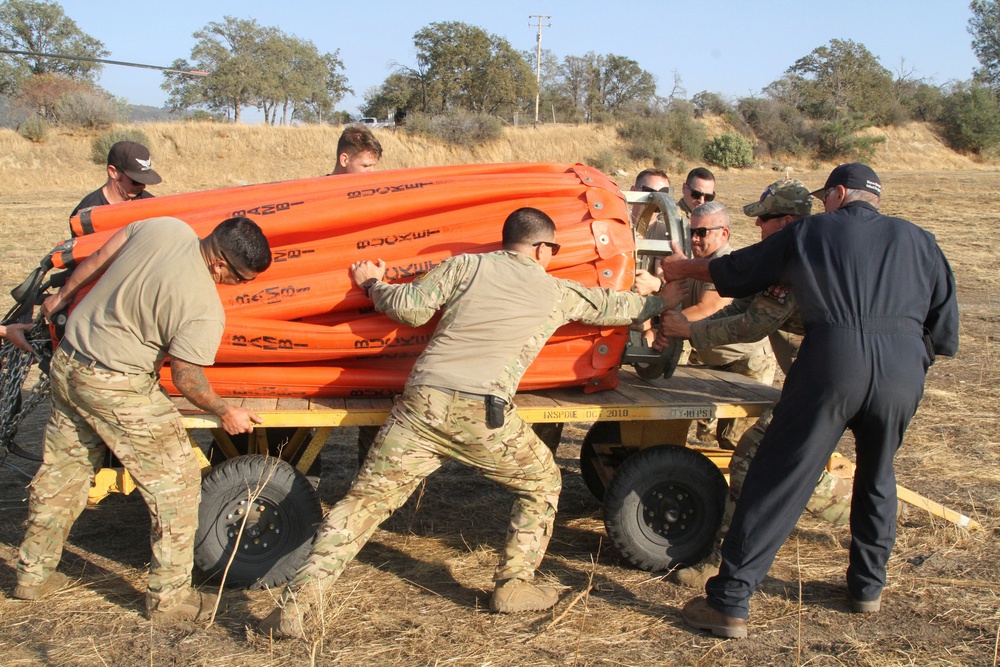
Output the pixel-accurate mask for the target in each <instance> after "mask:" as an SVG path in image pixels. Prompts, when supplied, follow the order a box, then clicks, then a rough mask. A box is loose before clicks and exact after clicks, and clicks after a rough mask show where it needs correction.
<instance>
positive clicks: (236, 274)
mask: <svg viewBox="0 0 1000 667" xmlns="http://www.w3.org/2000/svg"><path fill="white" fill-rule="evenodd" d="M219 255H221V256H222V261H224V262H225V263H226V266H228V267H229V272H230V273H232V274H233V277H234V278H236V280H237V281H238V282H240V283H248V282H250V281H251V280H253V278H244V277H243V276H242V275H240V272H239V271H237V270H236V267H235V266H233V263H232V262H230V261H229V258H228V257H226V253H224V252H222V249H221V248H220V249H219Z"/></svg>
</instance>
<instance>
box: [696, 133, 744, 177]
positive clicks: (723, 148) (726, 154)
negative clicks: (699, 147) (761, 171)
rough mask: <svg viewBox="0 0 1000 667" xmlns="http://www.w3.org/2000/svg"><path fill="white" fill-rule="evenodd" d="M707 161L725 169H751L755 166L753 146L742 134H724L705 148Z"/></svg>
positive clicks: (715, 138)
mask: <svg viewBox="0 0 1000 667" xmlns="http://www.w3.org/2000/svg"><path fill="white" fill-rule="evenodd" d="M705 160H706V161H707V162H708V163H709V164H712V165H716V166H718V167H722V168H723V169H730V168H732V167H736V168H738V169H743V168H745V167H750V166H753V144H752V143H750V140H749V139H747V138H746V137H744V136H743V135H742V134H736V133H735V132H724V133H723V134H722V136H721V137H713V138H712V141H711V142H709V144H708V145H707V146H705Z"/></svg>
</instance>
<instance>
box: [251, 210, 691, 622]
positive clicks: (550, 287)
mask: <svg viewBox="0 0 1000 667" xmlns="http://www.w3.org/2000/svg"><path fill="white" fill-rule="evenodd" d="M558 252H559V244H558V242H557V241H556V238H555V224H554V223H553V222H552V220H551V218H549V216H548V215H546V214H545V213H544V212H542V211H540V210H538V209H535V208H521V209H518V210H516V211H514V212H513V213H511V214H510V215H509V216H508V217H507V219H506V221H505V222H504V225H503V249H502V250H499V251H497V252H491V253H486V254H481V255H458V256H456V257H452V258H450V259H447V260H445V261H443V262H442V263H441V264H439V265H438V266H436V267H435V268H433V269H432V270H430V271H429V272H427V273H426V274H424V275H423V276H421V277H419V278H417V279H416V280H414V281H413V282H412V283H399V284H389V283H386V282H383V281H382V278H383V276H384V275H385V262H383V261H381V260H379V263H378V264H374V263H372V262H370V261H360V262H355V263H354V264H353V265H352V266H351V278H352V280H353V281H354V283H355V284H357V285H358V286H359V287H360V288H362V289H364V291H365V293H366V294H367V295H368V297H369V298H370V299H371V300H372V301H373V303H374V304H375V309H376V310H377V311H379V312H381V313H385V314H386V315H388V316H389V317H391V318H392V319H393V320H396V321H397V322H400V323H402V324H406V325H409V326H420V325H421V324H423V323H425V322H427V321H428V320H430V319H431V318H432V317H434V316H435V315H436V314H437V313H439V312H440V314H441V319H440V322H439V323H438V325H437V328H436V329H435V331H434V336H433V338H432V339H431V341H430V342H429V343H428V344H427V348H426V349H425V350H424V352H423V353H422V354H421V355H420V358H419V359H417V362H416V364H415V365H414V366H413V371H412V372H411V373H410V377H409V378H408V379H407V381H406V387H405V389H404V390H403V393H402V394H401V395H399V396H397V397H396V399H395V402H394V404H393V408H392V412H391V413H390V414H389V417H388V419H387V420H386V422H385V425H384V426H383V427H382V429H381V430H380V431H379V433H378V437H377V438H376V440H375V444H374V446H373V447H372V449H371V451H370V452H369V454H368V458H367V459H365V462H364V465H363V466H362V468H361V470H360V471H359V472H358V476H357V478H355V480H354V483H353V484H352V486H351V489H350V491H348V492H347V495H346V496H345V497H344V499H343V500H341V501H340V502H338V503H337V505H336V506H335V507H334V508H333V509H332V510H331V511H330V513H329V514H328V515H327V517H326V519H325V520H324V521H323V525H322V526H321V527H320V529H319V532H318V533H317V536H316V541H315V543H314V545H313V548H312V553H311V554H310V556H309V558H308V560H307V561H306V563H305V564H304V565H303V566H302V567H301V568H300V569H299V571H298V572H297V573H296V575H295V577H294V578H293V579H292V581H291V582H290V583H289V585H288V588H286V590H285V591H284V592H283V594H282V596H281V601H280V604H279V608H277V609H275V610H274V611H273V612H272V613H271V615H270V616H268V617H267V618H265V619H264V620H263V621H261V623H260V625H259V629H260V630H261V632H262V633H264V634H271V635H272V636H274V637H304V636H306V634H312V632H313V629H314V628H316V627H317V625H318V623H319V622H320V621H321V620H322V618H323V614H321V613H319V612H320V611H321V609H320V605H322V604H323V599H324V596H325V594H326V592H327V591H328V590H329V588H330V587H331V586H332V585H333V583H334V582H335V581H336V580H337V578H338V577H339V576H340V575H341V573H342V572H343V571H344V569H345V568H346V567H347V565H348V564H349V563H350V562H351V561H352V560H353V559H354V556H355V555H356V554H357V553H358V551H359V550H360V549H361V548H362V547H363V546H364V544H365V543H366V542H367V541H368V539H369V538H370V537H371V535H372V533H374V531H375V529H376V528H378V526H379V524H380V523H382V521H384V520H385V519H386V518H387V517H388V516H389V515H390V514H391V513H392V512H393V511H394V510H395V509H396V508H398V507H400V506H401V505H402V504H403V503H404V502H406V500H407V498H409V497H410V495H411V494H412V493H413V492H414V491H415V490H417V489H418V488H419V487H420V483H421V481H422V480H423V479H424V478H426V477H427V476H428V475H430V474H431V473H432V472H434V471H435V470H436V469H437V468H438V467H440V466H441V465H442V464H443V463H444V462H445V461H448V460H456V461H460V462H462V463H464V464H465V465H468V466H471V467H473V468H475V469H477V470H479V471H480V472H481V473H482V474H483V475H485V476H486V477H488V478H489V479H492V480H494V481H496V482H498V483H499V484H501V485H503V486H504V487H506V488H508V489H510V491H511V492H513V493H514V495H515V496H516V500H515V501H514V505H513V507H512V508H511V513H510V524H509V527H508V531H507V544H506V547H505V549H504V551H503V554H502V556H501V558H500V563H499V565H498V566H497V568H496V570H495V572H494V576H493V579H494V581H495V582H496V586H495V590H494V592H493V595H492V596H491V597H490V601H489V607H490V609H491V610H492V611H494V612H498V613H513V612H521V611H541V610H545V609H548V608H550V607H552V606H553V605H554V604H555V603H556V602H557V601H558V598H559V588H558V587H557V586H553V585H547V584H536V583H534V578H535V571H536V569H537V568H538V565H539V563H540V562H541V560H542V557H543V556H544V554H545V549H546V546H547V544H548V541H549V538H550V537H551V536H552V528H553V525H554V521H555V514H556V505H557V503H558V499H559V490H560V476H559V468H558V466H556V464H555V461H554V459H553V458H552V452H551V451H550V450H549V448H548V447H546V446H545V444H543V443H542V441H541V440H540V439H539V438H538V436H536V435H535V433H534V432H533V431H532V430H531V428H530V427H529V426H528V425H527V424H525V423H524V421H523V420H522V419H521V418H520V417H519V416H518V415H517V411H516V407H515V406H514V404H513V402H512V401H513V398H514V394H515V392H516V391H517V386H518V383H519V382H520V380H521V376H522V375H523V374H524V372H525V371H526V370H527V368H528V366H529V365H530V364H531V362H532V360H534V359H535V357H536V356H537V355H538V353H539V352H540V351H541V349H542V346H543V345H544V344H545V341H546V340H548V338H549V337H550V336H551V335H552V334H553V333H554V332H555V331H556V329H557V328H558V327H560V326H562V325H563V324H565V323H567V322H573V321H575V322H583V323H585V324H592V325H597V326H622V325H626V324H629V323H630V322H633V321H637V320H644V319H648V318H650V317H651V316H653V315H655V314H657V313H660V312H662V311H663V309H664V308H666V307H670V306H671V305H673V306H676V305H677V303H679V301H680V298H679V296H678V293H677V290H676V287H673V286H672V287H671V288H669V289H668V290H664V291H665V292H666V291H669V292H670V295H669V296H666V297H664V296H641V295H648V294H650V293H651V291H652V290H653V289H659V288H660V281H659V279H657V278H654V277H652V276H650V275H649V274H644V275H643V276H642V279H641V280H640V281H639V283H638V284H639V292H638V293H633V292H616V291H614V290H609V289H602V288H599V287H584V286H583V285H581V284H579V283H576V282H572V281H569V280H560V279H557V278H554V277H553V276H551V275H549V274H548V273H546V270H545V269H546V267H547V266H548V265H549V263H550V262H551V261H552V258H553V257H554V256H556V255H557V254H558ZM654 286H655V287H654ZM319 631H321V629H317V632H319Z"/></svg>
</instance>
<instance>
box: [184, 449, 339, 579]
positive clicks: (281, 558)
mask: <svg viewBox="0 0 1000 667" xmlns="http://www.w3.org/2000/svg"><path fill="white" fill-rule="evenodd" d="M272 469H273V471H272ZM268 475H270V478H269V479H268ZM265 479H266V480H267V483H266V485H265V486H264V488H263V490H261V492H260V495H259V496H258V497H257V499H256V500H255V501H254V503H253V504H252V505H251V504H250V503H248V497H247V493H248V487H249V489H254V488H255V486H256V484H257V482H258V480H261V481H263V480H265ZM241 510H242V511H243V512H244V514H245V513H246V512H248V511H249V513H250V514H249V518H248V519H247V522H246V526H245V527H244V528H243V535H242V539H241V542H240V547H241V548H240V549H239V550H238V552H237V554H236V557H235V558H234V559H233V563H232V566H231V567H230V568H229V572H228V574H227V575H226V586H227V587H229V588H262V587H264V586H271V587H273V586H279V585H281V584H283V583H285V582H287V581H288V580H289V579H291V578H292V575H294V574H295V571H296V570H297V569H298V568H299V566H300V565H302V563H303V562H304V561H305V559H306V557H307V556H308V555H309V549H310V547H311V546H312V541H313V536H314V535H315V534H316V529H317V528H318V527H319V524H320V523H321V522H322V521H323V510H322V507H321V506H320V502H319V496H318V495H317V493H316V490H315V489H314V488H313V486H312V484H310V483H309V481H308V480H307V479H306V478H305V477H304V476H303V475H302V474H300V473H299V472H298V471H296V470H295V468H293V467H292V466H291V465H289V464H288V463H286V462H284V461H280V460H278V459H275V458H274V457H265V456H238V457H236V458H234V459H229V460H228V461H226V462H224V463H222V464H220V465H218V466H216V467H215V468H214V469H213V470H212V472H211V473H209V475H208V476H207V477H205V479H204V480H203V481H202V484H201V505H200V506H199V507H198V532H197V534H196V536H195V545H194V562H195V565H197V566H198V568H199V569H200V570H201V571H202V572H204V573H205V574H206V575H208V576H210V577H217V576H220V575H221V574H222V572H223V571H224V570H225V568H226V564H227V563H228V562H229V557H230V554H232V551H233V548H234V546H236V539H235V537H236V535H237V534H238V531H239V527H240V524H241V522H242V518H243V516H244V515H241V514H240V511H241Z"/></svg>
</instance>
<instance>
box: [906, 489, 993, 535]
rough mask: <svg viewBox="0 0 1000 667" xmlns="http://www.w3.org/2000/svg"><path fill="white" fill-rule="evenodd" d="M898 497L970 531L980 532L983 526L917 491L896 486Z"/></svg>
mask: <svg viewBox="0 0 1000 667" xmlns="http://www.w3.org/2000/svg"><path fill="white" fill-rule="evenodd" d="M896 495H897V496H898V497H899V499H900V500H902V501H905V502H908V503H910V504H911V505H913V506H914V507H919V508H920V509H922V510H926V511H928V512H930V513H931V514H933V515H934V516H938V517H941V518H942V519H946V520H948V521H951V522H952V523H953V524H955V525H957V526H960V527H962V528H965V529H967V530H970V531H974V530H979V529H980V528H982V525H980V524H979V522H978V521H975V520H973V519H970V518H969V517H967V516H965V515H964V514H962V513H960V512H956V511H955V510H951V509H948V508H947V507H945V506H944V505H942V504H940V503H936V502H934V501H933V500H931V499H930V498H927V497H925V496H922V495H920V494H919V493H917V492H915V491H910V490H909V489H907V488H905V487H902V486H900V485H899V484H897V485H896Z"/></svg>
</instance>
